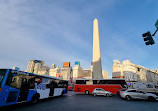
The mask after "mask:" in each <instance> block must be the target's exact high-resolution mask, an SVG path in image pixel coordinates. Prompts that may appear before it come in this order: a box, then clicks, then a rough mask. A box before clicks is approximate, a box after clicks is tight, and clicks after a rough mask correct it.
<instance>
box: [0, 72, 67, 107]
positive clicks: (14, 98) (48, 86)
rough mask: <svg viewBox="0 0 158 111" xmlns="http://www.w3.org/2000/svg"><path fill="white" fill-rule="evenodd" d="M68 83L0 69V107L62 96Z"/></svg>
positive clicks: (49, 77)
mask: <svg viewBox="0 0 158 111" xmlns="http://www.w3.org/2000/svg"><path fill="white" fill-rule="evenodd" d="M67 91H68V81H65V80H61V79H59V78H56V77H51V76H44V75H37V74H33V73H28V72H23V71H17V70H13V69H0V107H2V106H6V105H12V104H17V103H21V102H32V103H36V102H37V101H38V100H39V99H44V98H48V97H54V96H62V95H63V94H66V93H67Z"/></svg>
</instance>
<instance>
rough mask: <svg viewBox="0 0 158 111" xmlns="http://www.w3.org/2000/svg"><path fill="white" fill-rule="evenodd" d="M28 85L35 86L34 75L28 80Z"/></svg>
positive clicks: (32, 87) (31, 87)
mask: <svg viewBox="0 0 158 111" xmlns="http://www.w3.org/2000/svg"><path fill="white" fill-rule="evenodd" d="M28 85H29V89H34V88H35V77H34V76H32V78H30V79H29V80H28Z"/></svg>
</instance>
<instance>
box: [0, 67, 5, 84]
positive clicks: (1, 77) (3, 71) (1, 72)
mask: <svg viewBox="0 0 158 111" xmlns="http://www.w3.org/2000/svg"><path fill="white" fill-rule="evenodd" d="M5 72H6V69H0V86H1V83H2V81H3V78H4V75H5Z"/></svg>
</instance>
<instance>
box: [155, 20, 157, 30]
mask: <svg viewBox="0 0 158 111" xmlns="http://www.w3.org/2000/svg"><path fill="white" fill-rule="evenodd" d="M155 27H156V28H157V30H158V20H157V21H156V23H155Z"/></svg>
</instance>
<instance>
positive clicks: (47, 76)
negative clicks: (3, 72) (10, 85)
mask: <svg viewBox="0 0 158 111" xmlns="http://www.w3.org/2000/svg"><path fill="white" fill-rule="evenodd" d="M3 69H7V68H3ZM8 70H12V71H18V72H24V73H29V72H25V71H20V70H14V69H8ZM29 74H31V75H36V76H41V77H46V78H52V79H59V80H62V79H60V78H58V77H53V76H49V75H39V74H34V73H29ZM64 81H67V80H64Z"/></svg>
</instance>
